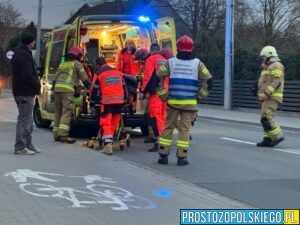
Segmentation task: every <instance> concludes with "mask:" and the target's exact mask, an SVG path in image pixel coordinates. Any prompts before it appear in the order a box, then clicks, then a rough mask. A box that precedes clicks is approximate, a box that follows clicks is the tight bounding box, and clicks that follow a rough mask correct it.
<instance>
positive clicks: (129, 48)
mask: <svg viewBox="0 0 300 225" xmlns="http://www.w3.org/2000/svg"><path fill="white" fill-rule="evenodd" d="M135 52H136V47H135V43H134V40H133V39H131V38H127V39H126V41H125V48H123V49H122V50H121V52H120V53H119V55H118V59H117V69H118V70H119V71H120V72H122V73H124V74H128V75H132V76H136V75H137V74H138V72H139V71H140V68H141V65H140V64H139V62H138V61H136V60H135V59H134V54H135Z"/></svg>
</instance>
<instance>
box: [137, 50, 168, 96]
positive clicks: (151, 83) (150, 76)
mask: <svg viewBox="0 0 300 225" xmlns="http://www.w3.org/2000/svg"><path fill="white" fill-rule="evenodd" d="M166 62H167V60H166V59H165V58H164V57H163V56H162V55H160V54H159V53H156V54H153V55H151V56H149V57H148V58H147V59H146V62H145V71H144V76H143V81H142V87H141V91H142V92H144V93H149V94H153V93H156V90H157V88H158V85H159V81H160V80H159V78H158V76H157V74H156V73H157V71H158V70H159V68H160V65H162V64H164V63H166Z"/></svg>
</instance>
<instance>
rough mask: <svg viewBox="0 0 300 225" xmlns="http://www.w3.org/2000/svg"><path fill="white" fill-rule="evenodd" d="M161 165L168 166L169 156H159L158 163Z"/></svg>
mask: <svg viewBox="0 0 300 225" xmlns="http://www.w3.org/2000/svg"><path fill="white" fill-rule="evenodd" d="M157 162H158V163H159V164H164V165H167V164H168V163H169V162H168V155H163V154H159V158H158V161H157Z"/></svg>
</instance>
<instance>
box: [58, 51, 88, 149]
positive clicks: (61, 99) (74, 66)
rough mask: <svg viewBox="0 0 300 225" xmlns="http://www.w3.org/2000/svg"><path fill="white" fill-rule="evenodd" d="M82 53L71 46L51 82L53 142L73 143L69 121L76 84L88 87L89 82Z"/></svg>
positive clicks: (76, 88)
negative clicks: (81, 83) (52, 95)
mask: <svg viewBox="0 0 300 225" xmlns="http://www.w3.org/2000/svg"><path fill="white" fill-rule="evenodd" d="M82 55H83V52H82V50H81V48H80V47H78V46H73V47H71V48H70V51H69V52H68V54H67V56H66V61H65V62H62V63H60V65H59V68H58V71H57V73H56V77H55V79H54V81H53V85H52V88H53V91H54V105H55V117H54V126H53V137H54V140H55V141H60V142H66V143H69V144H72V143H74V142H75V141H76V140H75V139H74V138H71V137H69V130H70V121H71V117H72V113H73V112H74V107H75V106H74V95H75V94H77V93H78V84H79V82H80V81H82V82H83V84H84V86H85V87H86V88H89V87H90V84H91V82H90V80H89V78H88V76H87V74H86V72H85V69H84V67H83V65H82V63H81V61H80V60H81V58H82Z"/></svg>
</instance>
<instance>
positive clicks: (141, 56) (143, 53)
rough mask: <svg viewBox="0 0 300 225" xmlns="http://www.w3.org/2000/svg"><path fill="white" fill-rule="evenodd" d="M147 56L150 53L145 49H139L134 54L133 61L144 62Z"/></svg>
mask: <svg viewBox="0 0 300 225" xmlns="http://www.w3.org/2000/svg"><path fill="white" fill-rule="evenodd" d="M149 54H150V52H149V51H148V50H147V49H145V48H141V49H139V50H137V51H136V52H135V54H134V58H135V60H145V59H146V58H147V57H148V56H149Z"/></svg>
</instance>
